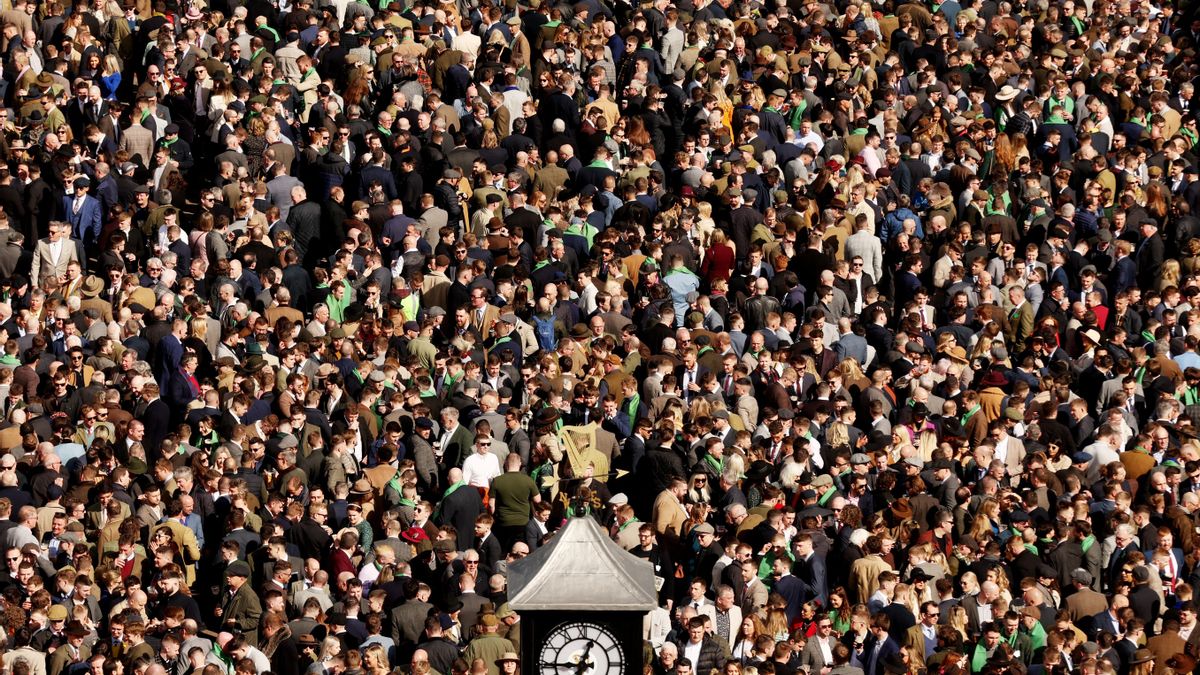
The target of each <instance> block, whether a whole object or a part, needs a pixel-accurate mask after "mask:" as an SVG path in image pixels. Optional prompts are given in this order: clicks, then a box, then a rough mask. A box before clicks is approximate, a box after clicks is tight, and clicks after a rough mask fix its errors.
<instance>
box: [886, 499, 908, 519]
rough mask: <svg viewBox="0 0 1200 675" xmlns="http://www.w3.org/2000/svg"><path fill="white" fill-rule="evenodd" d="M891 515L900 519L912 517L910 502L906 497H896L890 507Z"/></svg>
mask: <svg viewBox="0 0 1200 675" xmlns="http://www.w3.org/2000/svg"><path fill="white" fill-rule="evenodd" d="M891 510H892V515H894V516H896V517H897V518H899V519H900V520H908V519H909V518H912V517H913V510H912V503H911V502H909V501H908V497H901V498H900V499H897V500H896V502H895V503H894V504H892V507H891Z"/></svg>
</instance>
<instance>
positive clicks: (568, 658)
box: [538, 622, 625, 675]
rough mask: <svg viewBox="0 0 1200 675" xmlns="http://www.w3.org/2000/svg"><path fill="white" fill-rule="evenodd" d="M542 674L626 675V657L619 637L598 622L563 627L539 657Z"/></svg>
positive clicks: (544, 647)
mask: <svg viewBox="0 0 1200 675" xmlns="http://www.w3.org/2000/svg"><path fill="white" fill-rule="evenodd" d="M538 671H539V672H540V673H542V675H623V673H624V672H625V656H624V654H623V653H622V651H621V643H620V642H618V641H617V637H616V636H615V635H613V634H612V633H611V632H609V630H608V629H607V628H605V627H603V626H599V625H597V624H594V623H585V622H572V623H564V624H561V625H559V626H558V627H557V628H555V629H554V630H553V631H551V632H550V634H549V635H547V636H546V641H545V642H544V643H543V644H542V648H541V651H540V652H539V654H538Z"/></svg>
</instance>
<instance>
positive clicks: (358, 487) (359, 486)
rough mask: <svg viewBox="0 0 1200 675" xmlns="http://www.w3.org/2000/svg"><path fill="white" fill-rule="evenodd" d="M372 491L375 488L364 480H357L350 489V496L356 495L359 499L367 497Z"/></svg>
mask: <svg viewBox="0 0 1200 675" xmlns="http://www.w3.org/2000/svg"><path fill="white" fill-rule="evenodd" d="M374 491H375V488H373V487H371V482H370V481H368V480H367V479H366V478H359V479H358V480H356V481H354V485H352V486H351V487H350V494H352V495H357V496H359V497H362V496H365V495H369V494H371V493H372V492H374Z"/></svg>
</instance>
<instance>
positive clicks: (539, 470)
mask: <svg viewBox="0 0 1200 675" xmlns="http://www.w3.org/2000/svg"><path fill="white" fill-rule="evenodd" d="M553 475H554V465H553V464H551V463H550V462H549V461H547V462H545V463H543V464H542V465H541V466H535V467H533V469H532V470H531V471H530V472H529V477H530V478H532V479H533V483H534V485H537V489H538V492H541V491H542V489H543V488H545V487H547V486H545V485H542V477H543V476H553Z"/></svg>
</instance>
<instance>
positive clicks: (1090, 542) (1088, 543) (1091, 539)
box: [1079, 534, 1096, 553]
mask: <svg viewBox="0 0 1200 675" xmlns="http://www.w3.org/2000/svg"><path fill="white" fill-rule="evenodd" d="M1095 544H1096V535H1094V534H1089V535H1088V536H1086V537H1084V538H1083V541H1081V542H1079V546H1080V547H1081V548H1082V549H1083V552H1084V553H1087V552H1088V549H1089V548H1091V547H1092V546H1094V545H1095Z"/></svg>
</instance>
